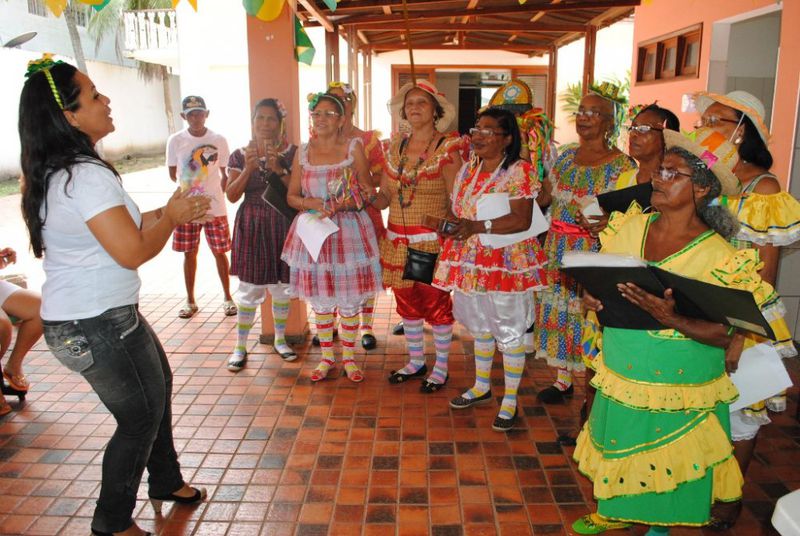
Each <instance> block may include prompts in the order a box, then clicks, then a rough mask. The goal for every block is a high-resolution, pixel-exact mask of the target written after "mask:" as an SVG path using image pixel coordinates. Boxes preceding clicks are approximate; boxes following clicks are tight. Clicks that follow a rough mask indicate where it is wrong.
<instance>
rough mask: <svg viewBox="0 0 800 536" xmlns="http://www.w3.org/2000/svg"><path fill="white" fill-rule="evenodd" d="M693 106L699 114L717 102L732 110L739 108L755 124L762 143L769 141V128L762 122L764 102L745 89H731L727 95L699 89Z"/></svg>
mask: <svg viewBox="0 0 800 536" xmlns="http://www.w3.org/2000/svg"><path fill="white" fill-rule="evenodd" d="M694 99H695V100H694V102H695V107H696V108H697V111H698V112H700V113H701V114H703V113H705V111H706V109H708V107H709V106H711V105H712V104H713V103H715V102H718V103H720V104H723V105H725V106H728V107H729V108H733V109H734V110H739V111H740V112H742V113H743V114H744V115H746V116H747V117H749V118H750V121H752V122H753V124H754V125H755V126H756V129H757V130H758V134H759V136H761V139H762V140H763V141H764V145H766V144H768V143H769V128H767V124H766V123H764V115H765V113H766V111H765V109H764V104H763V103H762V102H761V101H760V100H758V98H757V97H756V96H755V95H753V94H751V93H748V92H747V91H741V90H738V89H737V90H736V91H731V92H730V93H728V94H727V95H719V94H717V93H709V92H708V91H700V92H699V93H696V94H695V96H694Z"/></svg>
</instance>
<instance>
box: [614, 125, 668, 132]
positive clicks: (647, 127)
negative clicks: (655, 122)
mask: <svg viewBox="0 0 800 536" xmlns="http://www.w3.org/2000/svg"><path fill="white" fill-rule="evenodd" d="M624 128H626V129H627V130H628V131H630V132H638V133H639V134H647V133H648V132H652V131H656V132H661V131H662V130H664V129H663V128H659V127H651V126H650V125H625V127H624Z"/></svg>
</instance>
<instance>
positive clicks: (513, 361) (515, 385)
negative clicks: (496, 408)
mask: <svg viewBox="0 0 800 536" xmlns="http://www.w3.org/2000/svg"><path fill="white" fill-rule="evenodd" d="M524 368H525V346H523V345H520V346H517V347H516V348H512V349H511V350H507V351H505V352H503V374H504V375H505V382H506V392H505V395H504V396H503V402H502V404H500V414H499V416H500V417H501V418H503V419H510V418H512V417H513V416H514V412H515V411H516V410H517V389H519V382H520V380H521V379H522V370H523V369H524Z"/></svg>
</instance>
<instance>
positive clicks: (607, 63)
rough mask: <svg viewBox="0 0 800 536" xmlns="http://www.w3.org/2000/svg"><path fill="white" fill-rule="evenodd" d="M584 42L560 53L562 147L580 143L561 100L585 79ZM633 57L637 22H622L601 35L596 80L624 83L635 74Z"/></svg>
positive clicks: (558, 115) (558, 118) (559, 136)
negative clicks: (572, 87) (634, 32)
mask: <svg viewBox="0 0 800 536" xmlns="http://www.w3.org/2000/svg"><path fill="white" fill-rule="evenodd" d="M584 42H585V40H584V39H579V40H578V41H574V42H572V43H570V44H568V45H567V46H564V47H561V48H560V49H559V51H558V77H557V79H558V80H557V82H556V117H555V123H556V133H555V138H556V140H557V141H558V142H560V143H571V142H576V141H578V135H577V134H575V125H574V123H573V122H572V121H571V120H570V119H571V118H570V117H568V116H567V114H566V112H564V111H563V110H562V109H561V101H560V100H559V97H560V95H561V93H562V92H563V91H565V90H566V89H567V85H568V84H575V83H578V82H580V81H581V80H582V79H583V49H584ZM632 57H633V21H631V20H624V21H620V22H617V23H616V24H612V25H611V26H608V27H607V28H603V29H602V30H600V31H598V32H597V48H596V51H595V63H594V78H595V80H604V79H606V78H609V77H615V78H618V79H624V78H625V76H626V73H627V72H628V71H631V70H632V69H631V58H632ZM634 104H640V103H634Z"/></svg>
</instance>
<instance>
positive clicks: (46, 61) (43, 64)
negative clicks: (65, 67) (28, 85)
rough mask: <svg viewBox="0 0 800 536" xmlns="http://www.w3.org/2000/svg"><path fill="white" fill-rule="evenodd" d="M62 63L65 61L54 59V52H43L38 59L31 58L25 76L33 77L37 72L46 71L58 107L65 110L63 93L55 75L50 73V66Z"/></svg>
mask: <svg viewBox="0 0 800 536" xmlns="http://www.w3.org/2000/svg"><path fill="white" fill-rule="evenodd" d="M61 63H64V62H63V61H61V60H58V61H53V55H52V54H48V53H45V54H42V57H41V58H39V59H38V60H31V61H29V62H28V70H27V71H26V72H25V78H31V77H32V76H33V75H35V74H36V73H40V72H41V73H44V76H45V77H46V78H47V83H48V84H49V85H50V91H52V92H53V98H55V99H56V104H58V107H59V108H61V109H62V110H63V109H64V103H63V102H62V100H61V94H60V93H59V92H58V88H56V82H55V80H53V75H52V74H50V68H51V67H53V66H54V65H59V64H61Z"/></svg>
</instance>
